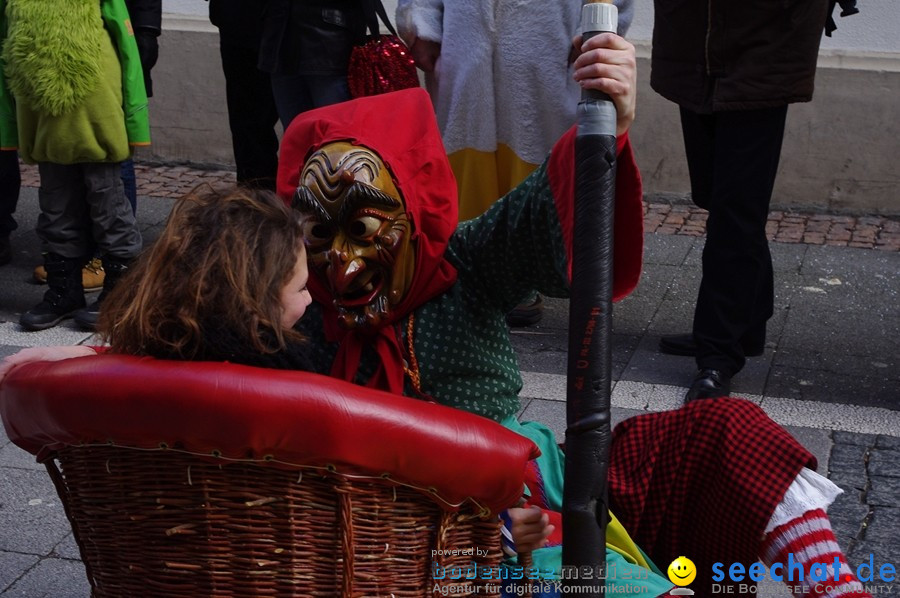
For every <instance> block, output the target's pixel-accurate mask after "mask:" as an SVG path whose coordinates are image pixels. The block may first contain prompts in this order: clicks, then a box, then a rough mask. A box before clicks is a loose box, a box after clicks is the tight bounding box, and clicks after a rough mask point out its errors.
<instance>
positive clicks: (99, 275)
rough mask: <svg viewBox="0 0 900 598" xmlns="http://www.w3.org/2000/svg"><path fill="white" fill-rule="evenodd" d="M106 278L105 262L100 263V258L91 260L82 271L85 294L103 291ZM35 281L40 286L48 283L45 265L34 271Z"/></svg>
mask: <svg viewBox="0 0 900 598" xmlns="http://www.w3.org/2000/svg"><path fill="white" fill-rule="evenodd" d="M105 277H106V272H104V270H103V262H101V261H100V258H99V257H95V258H91V261H89V262H88V263H87V264H85V265H84V268H82V269H81V281H82V284H83V285H84V292H85V293H91V292H93V291H99V290H100V289H102V288H103V279H104V278H105ZM34 280H35V282H38V283H40V284H46V283H47V270H46V269H45V268H44V265H43V264H41V265H40V266H37V267H36V268H35V269H34Z"/></svg>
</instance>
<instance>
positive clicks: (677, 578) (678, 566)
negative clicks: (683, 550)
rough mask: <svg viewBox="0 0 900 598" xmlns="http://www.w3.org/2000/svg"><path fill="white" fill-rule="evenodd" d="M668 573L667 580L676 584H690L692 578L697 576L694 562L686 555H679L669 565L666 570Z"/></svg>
mask: <svg viewBox="0 0 900 598" xmlns="http://www.w3.org/2000/svg"><path fill="white" fill-rule="evenodd" d="M666 573H668V575H669V581H671V582H672V583H674V584H675V585H676V586H686V585H690V583H691V582H692V581H694V578H696V577H697V567H696V566H694V562H693V561H692V560H691V559H689V558H687V557H686V556H680V557H678V558H677V559H675V560H674V561H672V563H671V564H670V565H669V568H668V569H667V570H666Z"/></svg>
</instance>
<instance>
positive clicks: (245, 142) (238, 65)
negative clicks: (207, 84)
mask: <svg viewBox="0 0 900 598" xmlns="http://www.w3.org/2000/svg"><path fill="white" fill-rule="evenodd" d="M219 52H220V54H221V56H222V71H223V73H224V74H225V98H226V100H227V102H228V125H229V127H230V128H231V143H232V146H233V148H234V162H235V165H236V167H237V180H238V182H239V183H242V184H252V185H256V186H259V187H262V188H266V189H272V190H274V189H275V176H276V173H277V171H278V136H277V135H276V134H275V130H274V127H275V124H276V123H277V122H278V111H277V110H276V108H275V99H274V98H273V97H272V83H271V81H270V80H269V75H268V74H267V73H263V72H262V71H260V70H259V69H257V68H256V64H257V59H258V52H257V50H256V49H255V48H252V47H249V48H248V47H247V46H246V44H241V43H231V42H230V41H229V39H228V37H227V36H223V35H221V34H220V36H219Z"/></svg>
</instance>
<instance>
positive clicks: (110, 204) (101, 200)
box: [81, 163, 141, 259]
mask: <svg viewBox="0 0 900 598" xmlns="http://www.w3.org/2000/svg"><path fill="white" fill-rule="evenodd" d="M81 168H82V169H83V173H84V179H83V180H84V182H83V184H84V190H85V191H84V199H83V201H84V202H85V203H86V205H87V206H88V214H89V219H90V227H91V228H90V230H91V232H92V234H93V238H94V242H95V243H96V245H97V249H98V250H99V252H100V254H101V256H105V255H112V256H113V257H117V258H122V259H131V258H134V257H136V256H137V254H138V253H139V252H140V251H141V233H140V231H139V230H138V227H137V223H136V222H135V219H134V213H132V211H131V207H130V206H129V205H128V202H127V201H126V200H125V195H124V191H123V189H122V178H121V170H120V165H119V164H115V163H113V164H105V163H90V164H81Z"/></svg>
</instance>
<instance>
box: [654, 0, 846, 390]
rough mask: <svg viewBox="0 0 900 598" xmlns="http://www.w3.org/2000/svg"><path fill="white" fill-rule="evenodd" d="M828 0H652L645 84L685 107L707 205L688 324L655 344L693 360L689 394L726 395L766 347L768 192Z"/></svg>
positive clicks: (698, 194) (697, 183) (689, 149)
mask: <svg viewBox="0 0 900 598" xmlns="http://www.w3.org/2000/svg"><path fill="white" fill-rule="evenodd" d="M828 3H829V2H828V0H806V1H804V2H770V3H759V2H729V1H726V0H711V1H710V2H702V3H701V2H674V1H672V0H655V3H654V5H655V9H656V16H655V25H654V28H653V54H652V69H651V75H650V84H651V86H652V87H653V89H654V90H655V91H656V92H657V93H659V94H660V95H662V96H663V97H665V98H666V99H668V100H671V101H673V102H675V103H676V104H678V106H679V108H680V111H681V129H682V133H683V136H684V147H685V154H686V156H687V162H688V171H689V173H690V181H691V197H692V199H693V201H694V203H695V204H696V205H697V206H699V207H701V208H704V209H706V210H708V211H709V218H708V220H707V223H706V245H705V247H704V249H703V276H702V280H701V281H700V289H699V292H698V294H697V304H696V306H695V311H694V325H693V331H692V333H689V334H678V335H672V336H664V337H663V338H662V339H660V343H659V349H660V351H661V352H663V353H668V354H674V355H685V356H693V357H695V359H696V363H697V368H698V371H697V373H696V375H695V377H694V379H693V382H692V383H691V386H690V389H689V390H688V392H687V395H686V397H685V400H686V401H688V402H689V401H693V400H696V399H703V398H712V397H720V396H727V395H728V394H730V391H731V378H732V376H734V375H735V374H737V373H738V372H739V371H740V370H741V369H742V368H743V366H744V363H745V361H746V358H747V357H753V356H758V355H762V353H763V350H764V347H765V341H766V322H767V321H768V319H769V318H770V317H771V316H772V313H773V309H774V280H773V278H774V277H773V271H772V257H771V255H770V253H769V244H768V240H767V238H766V221H767V218H768V213H769V200H770V199H771V197H772V189H773V187H774V184H775V176H776V174H777V172H778V162H779V159H780V155H781V143H782V139H783V137H784V125H785V117H786V115H787V107H788V104H791V103H794V102H808V101H810V100H811V99H812V95H813V82H814V79H815V74H816V60H817V58H818V50H819V42H820V40H821V37H822V31H823V28H824V26H825V22H826V17H827V9H828Z"/></svg>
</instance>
